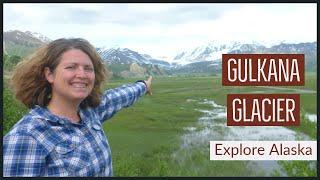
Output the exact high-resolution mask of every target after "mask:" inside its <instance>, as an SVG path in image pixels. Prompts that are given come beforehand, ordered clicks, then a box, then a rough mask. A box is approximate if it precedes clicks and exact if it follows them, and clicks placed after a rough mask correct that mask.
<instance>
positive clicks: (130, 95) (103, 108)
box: [95, 82, 147, 123]
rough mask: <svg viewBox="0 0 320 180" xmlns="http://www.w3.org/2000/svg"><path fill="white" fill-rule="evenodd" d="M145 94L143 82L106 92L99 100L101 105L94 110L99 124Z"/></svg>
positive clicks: (145, 88)
mask: <svg viewBox="0 0 320 180" xmlns="http://www.w3.org/2000/svg"><path fill="white" fill-rule="evenodd" d="M146 92H147V87H146V85H145V83H143V82H136V83H133V84H127V85H123V86H120V87H117V88H114V89H109V90H106V91H105V92H104V94H103V96H102V98H101V103H100V105H99V106H98V107H96V108H95V112H96V113H97V114H98V117H99V120H100V122H101V123H103V122H104V121H106V120H107V119H110V118H111V117H112V116H113V115H114V114H115V113H116V112H118V111H119V110H120V109H122V108H124V107H129V106H131V105H132V104H133V103H134V102H136V101H137V100H138V99H139V98H140V97H141V96H142V95H144V94H145V93H146Z"/></svg>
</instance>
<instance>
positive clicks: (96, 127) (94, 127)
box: [92, 124, 101, 131]
mask: <svg viewBox="0 0 320 180" xmlns="http://www.w3.org/2000/svg"><path fill="white" fill-rule="evenodd" d="M92 127H93V129H95V130H98V131H99V130H100V129H101V127H100V126H99V125H98V124H94V125H92Z"/></svg>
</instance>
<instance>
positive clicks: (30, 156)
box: [3, 134, 46, 177]
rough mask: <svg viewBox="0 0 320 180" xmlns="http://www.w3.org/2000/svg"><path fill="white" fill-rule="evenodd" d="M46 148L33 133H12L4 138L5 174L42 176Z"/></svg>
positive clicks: (7, 175)
mask: <svg viewBox="0 0 320 180" xmlns="http://www.w3.org/2000/svg"><path fill="white" fill-rule="evenodd" d="M45 158H46V150H45V148H44V147H43V146H42V145H41V144H40V143H39V142H37V140H35V139H34V138H33V137H32V136H31V135H28V134H12V135H7V136H5V137H4V138H3V176H4V177H10V176H24V177H31V176H41V173H43V170H44V168H45Z"/></svg>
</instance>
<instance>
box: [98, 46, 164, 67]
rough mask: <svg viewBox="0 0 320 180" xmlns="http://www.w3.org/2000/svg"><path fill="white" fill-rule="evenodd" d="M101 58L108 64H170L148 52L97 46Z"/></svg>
mask: <svg viewBox="0 0 320 180" xmlns="http://www.w3.org/2000/svg"><path fill="white" fill-rule="evenodd" d="M97 52H98V53H99V54H100V56H101V58H102V59H103V60H105V61H106V62H107V63H108V64H132V63H138V64H154V65H159V66H170V64H169V63H168V62H166V61H162V60H158V59H154V58H152V57H151V56H150V55H148V54H140V53H138V52H136V51H133V50H130V49H128V48H119V47H117V48H110V49H108V48H97Z"/></svg>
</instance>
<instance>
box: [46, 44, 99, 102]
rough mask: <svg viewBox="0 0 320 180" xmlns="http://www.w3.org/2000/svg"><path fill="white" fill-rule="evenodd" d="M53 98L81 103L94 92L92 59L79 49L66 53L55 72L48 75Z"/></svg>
mask: <svg viewBox="0 0 320 180" xmlns="http://www.w3.org/2000/svg"><path fill="white" fill-rule="evenodd" d="M46 77H47V80H48V81H49V83H51V87H52V98H54V96H55V97H57V98H63V99H64V100H71V101H77V102H81V101H82V100H84V99H85V98H86V97H87V96H88V95H89V94H90V93H91V91H92V89H93V86H94V79H95V73H94V68H93V64H92V61H91V59H90V57H89V56H88V55H87V54H86V53H84V52H83V51H81V50H79V49H71V50H68V51H66V52H64V53H63V54H62V56H61V60H60V63H59V64H58V66H57V67H56V69H55V70H54V72H50V73H46Z"/></svg>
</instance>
